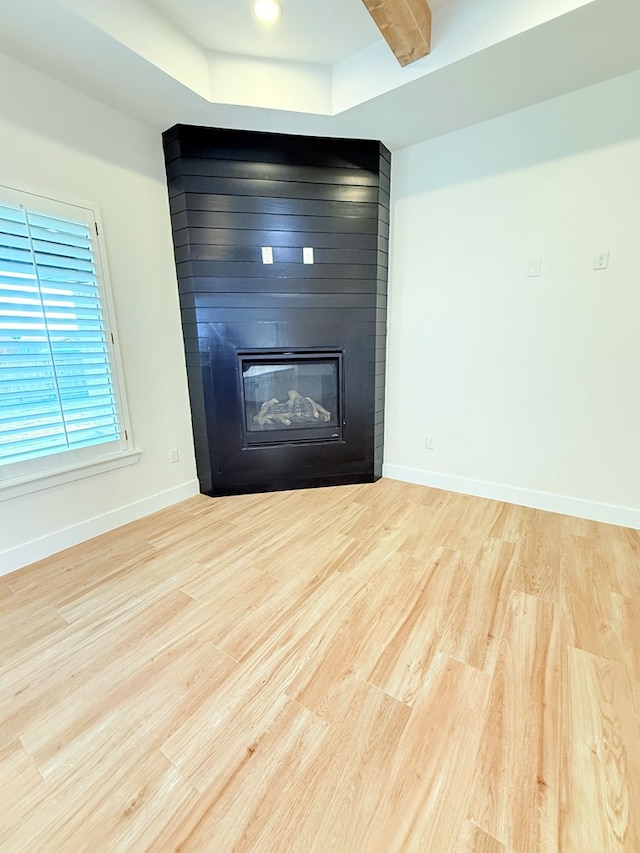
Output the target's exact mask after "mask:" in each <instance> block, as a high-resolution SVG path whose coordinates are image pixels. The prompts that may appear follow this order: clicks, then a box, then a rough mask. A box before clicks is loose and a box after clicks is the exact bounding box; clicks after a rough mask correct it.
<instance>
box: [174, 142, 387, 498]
mask: <svg viewBox="0 0 640 853" xmlns="http://www.w3.org/2000/svg"><path fill="white" fill-rule="evenodd" d="M164 141H165V155H166V160H167V174H168V178H169V188H170V195H171V210H172V225H173V232H174V244H175V249H176V261H177V269H178V276H179V287H180V302H181V310H182V320H183V333H184V339H185V350H186V355H187V370H188V381H189V390H190V396H191V403H192V418H193V430H194V442H195V447H196V460H197V465H198V476H199V478H200V484H201V490H202V491H203V492H204V493H205V494H210V495H217V494H234V493H240V492H249V491H264V490H269V489H285V488H297V487H307V486H318V485H332V484H335V485H338V484H341V483H358V482H370V481H372V480H375V479H377V478H378V477H379V476H380V474H381V464H382V434H383V410H384V356H385V334H386V277H387V246H388V224H387V223H388V189H389V178H388V174H389V159H390V158H389V154H388V152H387V151H386V149H384V147H383V146H382V145H380V143H377V142H369V141H362V140H325V139H315V138H306V137H289V136H282V135H272V134H255V133H244V132H241V131H226V130H215V129H210V128H185V127H177V128H174V129H173V130H172V131H168V132H167V133H166V134H165V136H164ZM264 246H270V247H272V249H273V260H274V263H273V264H272V265H265V264H263V263H262V251H261V249H262V247H264ZM304 246H310V247H312V248H313V249H314V254H315V263H314V264H313V265H307V264H303V263H302V247H304Z"/></svg>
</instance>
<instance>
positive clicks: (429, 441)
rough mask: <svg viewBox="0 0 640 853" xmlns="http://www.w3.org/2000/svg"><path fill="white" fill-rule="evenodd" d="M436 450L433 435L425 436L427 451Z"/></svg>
mask: <svg viewBox="0 0 640 853" xmlns="http://www.w3.org/2000/svg"><path fill="white" fill-rule="evenodd" d="M435 449H436V440H435V437H434V436H433V435H428V436H427V450H435Z"/></svg>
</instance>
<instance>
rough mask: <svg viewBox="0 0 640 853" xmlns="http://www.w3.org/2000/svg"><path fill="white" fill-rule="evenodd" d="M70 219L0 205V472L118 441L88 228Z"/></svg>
mask: <svg viewBox="0 0 640 853" xmlns="http://www.w3.org/2000/svg"><path fill="white" fill-rule="evenodd" d="M47 207H50V205H49V206H47ZM58 207H60V205H58ZM70 211H71V212H72V213H75V214H76V216H75V217H74V218H67V217H66V216H60V215H58V214H57V213H56V215H52V214H51V213H50V212H48V211H47V212H44V211H42V210H38V209H31V208H30V207H27V206H25V205H24V204H14V203H5V202H3V201H2V200H0V466H5V465H8V464H11V463H18V462H23V461H25V460H30V459H35V458H39V457H45V456H46V457H49V456H51V455H52V454H58V453H69V452H70V451H74V450H80V449H82V448H86V447H92V446H96V445H105V444H108V443H112V442H116V443H119V440H120V432H121V427H120V425H119V419H118V407H117V400H116V393H115V387H114V377H113V370H112V364H111V360H110V344H111V340H110V333H109V331H108V328H107V326H106V322H105V320H106V317H105V311H104V306H103V300H102V295H101V288H100V282H99V277H98V275H97V272H96V261H95V257H94V245H93V240H92V236H93V235H92V233H91V229H92V228H93V227H95V226H94V225H93V222H91V221H89V220H88V217H87V216H86V214H88V213H89V211H86V210H84V209H82V208H78V209H74V208H71V207H70ZM77 218H79V219H87V220H88V221H77ZM113 449H120V447H119V445H118V447H114V448H113Z"/></svg>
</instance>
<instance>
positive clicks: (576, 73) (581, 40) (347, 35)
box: [0, 0, 640, 149]
mask: <svg viewBox="0 0 640 853" xmlns="http://www.w3.org/2000/svg"><path fill="white" fill-rule="evenodd" d="M281 2H282V6H283V15H282V19H281V21H280V23H279V24H278V28H277V29H276V28H273V29H272V31H271V32H264V31H263V30H262V29H261V28H259V26H258V24H257V22H256V21H255V19H254V18H253V16H252V14H251V7H250V0H109V2H108V3H106V2H104V0H20V3H11V4H4V7H3V12H2V27H1V28H0V51H3V52H5V53H7V54H9V55H12V56H14V57H16V58H17V59H19V60H20V61H22V62H26V63H28V64H30V65H32V66H34V67H36V68H37V69H39V70H41V71H43V72H45V73H47V74H49V75H51V76H53V77H55V78H57V79H59V80H61V81H62V82H65V83H67V84H69V85H71V86H73V87H74V88H76V89H78V90H80V91H82V92H85V93H86V94H89V95H91V96H92V97H95V98H98V99H99V100H102V101H104V102H105V103H107V104H110V105H111V106H113V107H115V108H116V109H119V110H121V111H123V112H125V113H127V114H129V115H132V116H134V117H135V118H137V119H139V120H141V121H143V122H145V123H146V124H148V125H150V126H152V127H154V128H156V129H160V130H162V129H165V128H167V127H170V126H171V125H173V124H176V123H188V124H206V125H212V126H220V127H238V128H246V129H249V130H267V131H280V132H285V133H287V132H288V133H302V134H314V135H323V136H357V137H364V138H376V139H381V140H382V141H383V142H384V143H385V144H386V145H387V146H388V147H390V148H392V149H395V148H400V147H403V146H406V145H410V144H412V143H415V142H418V141H420V140H423V139H427V138H431V137H434V136H437V135H440V134H443V133H446V132H448V131H451V130H455V129H457V128H460V127H464V126H466V125H469V124H473V123H476V122H479V121H483V120H486V119H489V118H493V117H495V116H498V115H501V114H504V113H507V112H510V111H512V110H515V109H519V108H521V107H524V106H528V105H530V104H533V103H537V102H539V101H542V100H545V99H547V98H551V97H554V96H556V95H560V94H563V93H565V92H568V91H571V90H574V89H578V88H581V87H584V86H588V85H590V84H593V83H597V82H599V81H601V80H605V79H608V78H610V77H613V76H616V75H618V74H624V73H626V72H629V71H632V70H636V69H638V68H640V51H639V50H638V46H637V33H638V32H640V2H638V0H431V3H430V5H431V8H432V11H433V30H432V44H431V54H430V55H429V56H426V57H424V58H423V59H420V60H418V61H417V62H414V63H413V64H411V65H409V66H407V67H406V68H400V67H399V66H398V63H397V62H396V60H395V58H394V57H393V55H392V54H391V52H390V50H389V48H388V47H387V45H386V44H385V42H384V41H383V39H382V37H381V36H380V35H379V33H378V32H377V30H376V28H375V25H374V24H373V21H372V20H371V18H370V16H369V14H368V12H367V11H366V9H365V8H364V6H363V3H362V0H322V2H318V0H281ZM3 82H4V84H5V85H10V81H3ZM594 120H595V118H594Z"/></svg>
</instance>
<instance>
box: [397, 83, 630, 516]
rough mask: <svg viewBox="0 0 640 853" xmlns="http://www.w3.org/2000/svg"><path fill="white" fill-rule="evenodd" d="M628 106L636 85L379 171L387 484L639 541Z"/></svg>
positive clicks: (569, 101) (505, 120)
mask: <svg viewBox="0 0 640 853" xmlns="http://www.w3.org/2000/svg"><path fill="white" fill-rule="evenodd" d="M638 103H640V73H634V74H630V75H626V76H624V77H619V78H616V79H614V80H610V81H608V82H606V83H602V84H599V85H597V86H593V87H590V88H588V89H584V90H582V91H579V92H575V93H572V94H570V95H566V96H563V97H561V98H556V99H554V100H552V101H548V102H546V103H543V104H540V105H537V106H535V107H531V108H528V109H526V110H522V111H520V112H517V113H513V114H511V115H508V116H504V117H501V118H499V119H495V120H492V121H490V122H486V123H484V124H481V125H477V126H475V127H472V128H468V129H466V130H463V131H460V132H457V133H454V134H450V135H448V136H445V137H441V138H438V139H435V140H432V141H430V142H426V143H422V144H420V145H415V146H412V147H411V148H407V149H404V150H403V151H400V152H397V153H396V154H395V155H394V160H393V182H392V183H393V192H394V196H393V216H394V218H393V229H392V270H391V285H390V317H389V319H390V330H389V351H388V358H389V362H388V399H387V432H386V447H385V461H386V466H385V469H384V470H385V473H386V474H387V475H388V476H394V477H398V478H400V479H408V480H412V481H415V482H422V483H426V484H431V485H435V486H439V487H445V488H452V489H456V490H459V491H464V492H470V493H474V494H481V495H486V496H488V497H495V498H499V499H500V498H502V499H505V500H511V501H513V502H516V503H523V504H529V505H532V506H539V507H541V508H546V509H552V510H557V511H563V512H569V513H573V514H576V515H580V516H584V517H589V518H596V519H600V520H604V521H611V522H616V523H621V524H627V525H629V526H635V527H640V381H639V373H638V371H639V367H640V254H639V252H640V250H639V248H638V246H639V245H640V244H639V235H640V230H639V229H640V113H639V112H638V110H637V109H635V106H634V105H637V104H638ZM600 249H610V250H611V261H610V267H609V269H608V270H607V271H604V272H594V271H593V269H592V265H593V258H594V253H595V252H596V251H597V250H600ZM533 258H542V275H541V276H540V278H527V262H528V260H529V259H533ZM427 434H429V435H432V436H434V437H435V438H436V448H435V450H427V449H426V447H425V438H426V436H427Z"/></svg>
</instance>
